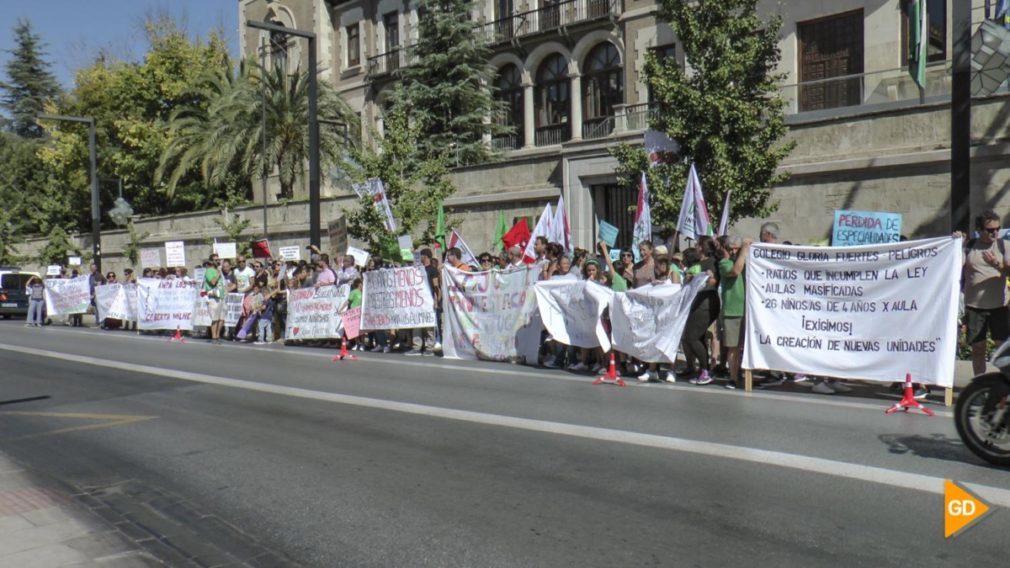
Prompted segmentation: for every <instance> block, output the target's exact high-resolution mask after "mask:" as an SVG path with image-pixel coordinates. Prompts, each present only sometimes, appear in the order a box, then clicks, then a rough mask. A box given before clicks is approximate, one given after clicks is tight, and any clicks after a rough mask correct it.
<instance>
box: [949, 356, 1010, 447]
mask: <svg viewBox="0 0 1010 568" xmlns="http://www.w3.org/2000/svg"><path fill="white" fill-rule="evenodd" d="M1008 394H1010V385H1008V383H1007V380H1006V379H1005V378H1004V377H1003V376H1002V375H998V376H989V377H979V378H977V379H975V380H973V381H972V383H971V384H970V385H968V388H966V389H965V390H964V392H962V393H961V394H960V396H958V397H957V405H956V406H955V408H954V425H955V426H956V428H957V433H958V435H959V436H960V437H961V441H962V442H964V445H965V446H967V447H968V449H969V450H971V452H972V453H973V454H975V455H976V456H978V457H980V458H982V459H983V460H985V461H987V462H989V463H991V464H993V465H998V466H1001V467H1010V426H1008V422H1007V420H1006V419H1002V420H1001V421H1000V422H1001V424H999V425H997V426H996V427H995V428H994V427H993V425H992V412H997V411H999V410H1000V409H997V410H995V411H992V412H989V413H985V414H986V415H983V413H984V406H985V404H986V402H987V401H988V400H989V397H991V396H995V397H1000V398H1002V399H1004V405H1005V404H1007V402H1010V401H1007V400H1006V399H1007V395H1008ZM1004 411H1005V412H1010V408H1007V409H1006V410H1004Z"/></svg>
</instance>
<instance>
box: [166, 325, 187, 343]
mask: <svg viewBox="0 0 1010 568" xmlns="http://www.w3.org/2000/svg"><path fill="white" fill-rule="evenodd" d="M168 342H169V343H175V342H179V343H186V338H185V337H183V336H182V330H181V329H179V326H175V335H174V336H172V338H171V339H169V340H168Z"/></svg>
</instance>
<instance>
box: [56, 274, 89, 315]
mask: <svg viewBox="0 0 1010 568" xmlns="http://www.w3.org/2000/svg"><path fill="white" fill-rule="evenodd" d="M89 305H91V284H90V283H89V282H88V277H87V276H78V277H77V278H67V279H54V280H46V312H47V313H48V314H49V316H50V317H52V316H65V315H69V314H83V313H84V312H86V311H88V306H89Z"/></svg>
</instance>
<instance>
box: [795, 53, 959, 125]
mask: <svg viewBox="0 0 1010 568" xmlns="http://www.w3.org/2000/svg"><path fill="white" fill-rule="evenodd" d="M950 89H951V74H950V62H949V61H938V62H936V63H931V64H929V65H928V66H927V68H926V88H925V89H924V92H923V96H925V97H938V96H948V97H949V96H950ZM779 93H780V94H781V96H782V99H783V101H785V108H784V109H783V110H784V112H785V114H798V113H803V112H815V111H823V110H829V109H836V108H845V107H857V106H869V105H881V104H887V103H899V102H903V101H915V100H918V99H919V86H918V85H917V84H916V83H915V81H913V80H912V77H911V76H909V74H908V69H907V68H905V67H899V68H895V69H884V70H881V71H872V72H869V73H856V74H852V75H843V76H840V77H831V78H828V79H819V80H816V81H805V82H803V83H796V84H791V85H782V86H780V87H779Z"/></svg>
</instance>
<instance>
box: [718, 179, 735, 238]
mask: <svg viewBox="0 0 1010 568" xmlns="http://www.w3.org/2000/svg"><path fill="white" fill-rule="evenodd" d="M731 195H733V190H732V189H731V190H729V191H727V192H726V202H725V203H723V204H722V218H721V219H719V232H718V233H716V235H718V236H720V237H721V236H723V235H725V234H726V231H727V230H729V198H730V196H731Z"/></svg>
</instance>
